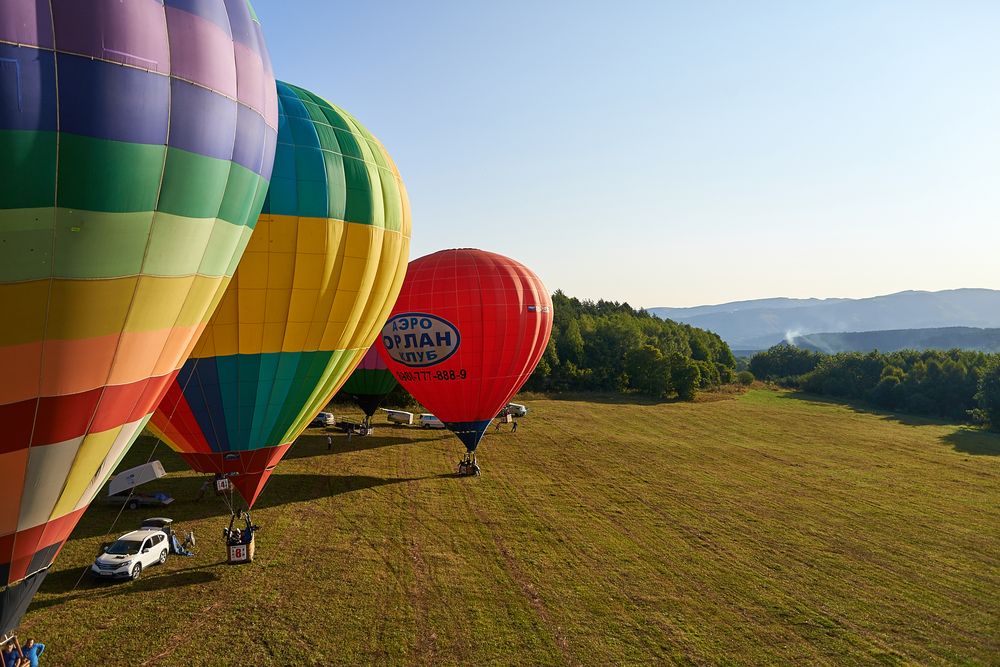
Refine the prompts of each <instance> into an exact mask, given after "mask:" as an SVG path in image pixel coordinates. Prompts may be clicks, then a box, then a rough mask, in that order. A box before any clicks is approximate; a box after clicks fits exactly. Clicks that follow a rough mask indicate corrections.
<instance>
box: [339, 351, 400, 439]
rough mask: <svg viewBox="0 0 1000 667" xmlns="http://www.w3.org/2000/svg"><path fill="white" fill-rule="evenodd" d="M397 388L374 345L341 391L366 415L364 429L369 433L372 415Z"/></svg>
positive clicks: (394, 379)
mask: <svg viewBox="0 0 1000 667" xmlns="http://www.w3.org/2000/svg"><path fill="white" fill-rule="evenodd" d="M395 388H396V378H394V377H393V376H392V372H391V371H390V370H389V367H388V366H386V365H385V361H384V360H383V359H382V356H381V355H380V354H379V353H378V348H376V347H375V346H374V345H372V346H371V347H370V348H368V351H367V352H366V353H365V356H364V358H362V359H361V363H360V364H358V367H357V368H355V369H354V372H353V373H351V377H349V378H347V382H345V383H344V386H343V387H342V388H341V391H343V392H344V393H345V394H348V395H349V396H350V397H351V398H353V399H354V401H355V402H356V403H357V404H358V407H360V408H361V410H362V411H363V412H364V413H365V421H364V423H363V424H362V429H363V431H364V432H365V433H368V432H369V431H370V429H371V420H372V415H374V414H375V411H376V410H378V407H379V405H381V404H382V401H383V400H385V397H386V396H388V395H389V392H391V391H392V390H393V389H395Z"/></svg>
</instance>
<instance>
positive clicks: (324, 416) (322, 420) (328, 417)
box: [309, 412, 337, 428]
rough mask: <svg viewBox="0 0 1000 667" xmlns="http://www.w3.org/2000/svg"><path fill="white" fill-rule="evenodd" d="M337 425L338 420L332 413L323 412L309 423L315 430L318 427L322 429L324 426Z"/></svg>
mask: <svg viewBox="0 0 1000 667" xmlns="http://www.w3.org/2000/svg"><path fill="white" fill-rule="evenodd" d="M336 423H337V418H336V417H334V416H333V413H332V412H321V413H319V414H318V415H316V416H315V417H313V418H312V421H311V422H309V427H310V428H315V427H317V426H318V427H320V428H322V427H324V426H333V425H334V424H336Z"/></svg>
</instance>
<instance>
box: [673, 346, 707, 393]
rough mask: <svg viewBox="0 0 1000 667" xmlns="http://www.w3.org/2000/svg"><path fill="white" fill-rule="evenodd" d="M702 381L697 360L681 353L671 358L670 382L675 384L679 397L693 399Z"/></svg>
mask: <svg viewBox="0 0 1000 667" xmlns="http://www.w3.org/2000/svg"><path fill="white" fill-rule="evenodd" d="M700 383H701V372H700V371H699V370H698V363H697V362H695V361H692V360H691V359H688V358H685V357H681V356H679V355H678V356H677V357H675V358H674V359H672V360H671V363H670V384H672V385H673V387H674V391H676V392H677V397H678V398H679V399H681V400H682V401H693V400H694V395H695V391H696V390H697V389H698V385H699V384H700Z"/></svg>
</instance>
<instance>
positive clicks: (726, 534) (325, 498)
mask: <svg viewBox="0 0 1000 667" xmlns="http://www.w3.org/2000/svg"><path fill="white" fill-rule="evenodd" d="M528 403H529V405H530V408H531V413H530V415H529V417H527V418H525V419H523V420H521V427H520V428H519V430H518V432H517V433H516V434H513V435H512V434H510V433H508V432H503V433H499V434H494V433H492V432H491V433H490V434H489V435H488V436H487V437H486V439H485V440H484V442H483V445H482V447H481V455H480V462H481V464H482V465H483V470H484V473H483V476H482V477H480V478H477V479H458V478H455V477H452V476H451V475H450V473H451V471H452V469H453V466H454V463H455V461H456V460H457V458H458V454H459V450H460V448H461V446H460V445H459V444H458V442H457V440H456V439H455V438H453V437H451V436H450V435H448V434H447V433H446V432H441V431H419V430H415V429H406V428H391V427H388V426H385V427H380V428H378V429H377V431H376V435H375V436H373V437H369V438H357V437H355V438H352V439H351V440H348V439H347V438H346V436H342V435H336V436H334V439H335V445H334V451H333V452H332V453H327V451H326V443H325V436H324V435H320V434H319V433H318V432H316V433H315V434H310V435H307V436H304V437H303V438H302V439H301V440H300V441H299V442H298V443H296V444H295V446H294V447H293V448H292V450H291V451H290V456H289V458H288V459H287V460H286V461H284V462H283V463H282V464H281V466H280V467H279V468H278V470H277V473H276V474H275V475H274V477H273V478H272V480H271V482H270V485H269V486H268V488H267V489H266V490H265V492H264V494H263V495H262V497H261V499H260V501H259V502H258V507H259V509H258V510H257V511H256V513H255V519H256V520H257V522H258V523H260V524H262V525H263V526H264V530H263V531H261V532H260V533H259V537H258V546H257V554H258V557H257V560H256V561H255V562H254V563H253V564H252V565H249V566H227V565H225V564H224V563H222V562H221V561H222V559H223V555H224V554H223V547H222V544H221V542H220V531H221V529H222V527H223V526H224V525H226V523H227V516H226V512H227V510H226V509H225V506H224V504H223V503H222V502H221V501H220V500H219V499H217V498H215V497H209V498H207V499H206V500H204V501H203V502H201V503H196V502H194V501H193V498H194V497H195V496H196V495H197V492H198V487H199V485H200V483H201V480H202V479H203V478H202V477H198V476H196V475H194V474H193V473H190V472H188V471H187V470H186V469H184V467H183V464H182V463H181V462H180V461H179V460H178V459H177V458H176V457H174V456H173V455H172V454H170V453H169V451H168V450H167V448H166V447H165V446H163V445H160V446H159V447H157V448H156V451H155V456H156V457H157V458H160V459H161V460H163V461H164V463H165V464H166V466H167V467H168V469H170V470H171V474H170V475H169V476H168V477H167V478H165V479H164V480H161V482H162V483H158V484H156V485H154V486H159V487H161V488H163V489H164V490H166V491H168V492H169V493H171V494H172V495H173V496H175V497H176V498H177V502H175V504H174V505H173V506H171V507H170V511H169V512H168V513H167V514H168V515H169V516H172V517H174V518H175V519H176V520H177V521H178V523H179V524H180V525H181V526H182V527H183V528H193V529H194V530H195V532H196V533H197V535H198V537H199V538H200V541H199V548H198V555H197V556H196V557H194V558H178V557H173V558H171V559H170V560H169V561H168V563H167V565H166V566H164V567H161V568H154V569H151V570H149V571H148V572H147V573H146V574H144V575H143V577H142V578H141V579H140V580H139V581H138V582H135V583H131V584H119V585H104V584H93V583H91V582H90V581H89V580H88V579H86V578H85V579H84V580H83V582H82V583H81V585H80V587H79V588H76V589H74V588H73V586H74V584H75V582H76V580H77V578H78V576H79V573H80V571H81V570H82V569H83V568H84V567H85V566H86V565H87V564H88V563H89V562H90V559H91V558H92V557H93V555H94V553H95V551H96V549H97V547H98V545H99V544H100V542H102V541H103V540H104V535H105V532H106V531H107V530H108V527H109V525H110V524H111V522H112V520H113V519H114V516H115V513H116V510H114V509H111V508H108V507H104V506H97V505H95V506H94V507H92V508H91V509H90V510H88V512H87V514H86V515H85V517H84V519H83V521H82V522H81V524H80V526H79V527H78V529H77V530H76V532H75V533H74V535H73V538H72V539H71V541H70V542H69V543H68V544H67V546H66V548H65V549H64V550H63V553H62V554H61V555H60V558H59V560H58V561H57V562H56V565H55V567H54V570H55V571H54V573H53V574H51V575H50V577H49V579H48V580H47V581H46V583H45V585H44V587H43V589H42V591H41V593H40V594H39V595H38V596H37V598H36V601H35V603H34V605H33V607H32V610H31V611H30V612H29V613H28V615H27V616H26V618H25V621H24V624H23V627H22V636H23V637H27V636H34V637H36V638H38V639H40V640H42V641H44V642H46V643H47V644H48V645H49V649H48V650H47V652H46V655H45V657H46V658H48V662H49V664H59V665H93V664H122V665H124V664H129V665H135V666H137V665H154V664H155V665H167V664H184V665H202V664H204V665H216V664H218V665H238V664H253V665H272V664H273V665H293V664H295V665H298V664H302V665H330V664H369V663H375V664H427V665H430V664H504V665H507V664H510V665H515V664H516V665H541V664H584V665H619V664H670V663H680V664H714V663H729V664H751V663H756V664H764V663H769V664H778V663H781V664H897V663H927V664H942V663H963V664H991V663H992V664H996V663H998V662H1000V620H998V619H1000V438H998V437H997V436H993V435H989V434H982V433H979V432H975V431H970V430H967V429H963V428H962V427H958V426H955V425H950V424H944V423H939V422H932V421H926V420H908V419H906V420H900V419H897V418H894V417H892V416H889V415H883V414H878V413H869V412H864V411H859V410H854V409H852V408H851V407H850V406H847V405H841V404H836V403H828V402H820V401H814V400H807V399H804V398H803V397H796V396H792V395H790V394H787V393H777V392H770V391H762V390H755V391H751V392H749V393H748V394H746V395H743V396H741V397H737V398H729V399H727V400H720V401H714V402H699V403H694V404H685V403H671V404H655V403H650V404H630V403H628V402H621V401H617V400H607V401H601V400H583V399H582V398H581V399H580V400H549V399H545V398H542V397H532V398H531V400H529V401H528ZM150 447H151V444H150V443H148V442H147V443H140V444H139V445H137V447H136V448H135V450H134V451H133V452H132V453H131V454H130V456H129V461H127V462H126V464H128V465H131V464H134V463H136V462H141V461H143V460H145V459H146V457H147V456H148V455H149V451H150ZM141 513H142V512H138V513H137V512H129V511H126V512H125V513H124V514H123V516H122V518H121V519H120V520H119V521H118V525H117V526H116V529H115V530H116V531H117V532H124V531H125V530H127V529H129V528H130V527H131V525H132V524H134V523H135V522H136V521H137V520H138V519H139V518H140V516H139V515H140V514H141Z"/></svg>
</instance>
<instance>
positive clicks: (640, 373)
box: [625, 345, 670, 398]
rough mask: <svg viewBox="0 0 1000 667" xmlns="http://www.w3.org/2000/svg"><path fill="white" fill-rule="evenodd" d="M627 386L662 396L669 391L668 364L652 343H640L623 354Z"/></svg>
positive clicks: (654, 395) (647, 393) (649, 394)
mask: <svg viewBox="0 0 1000 667" xmlns="http://www.w3.org/2000/svg"><path fill="white" fill-rule="evenodd" d="M625 372H626V374H628V382H629V386H630V387H631V388H633V389H635V390H637V391H638V392H639V393H641V394H645V395H647V396H653V397H654V398H663V397H664V396H666V395H667V393H668V392H669V391H670V366H669V364H668V362H667V359H666V358H665V357H664V356H663V353H662V352H660V351H659V350H658V349H657V348H655V347H653V346H652V345H641V346H640V347H638V348H636V349H634V350H629V352H628V354H626V355H625Z"/></svg>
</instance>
